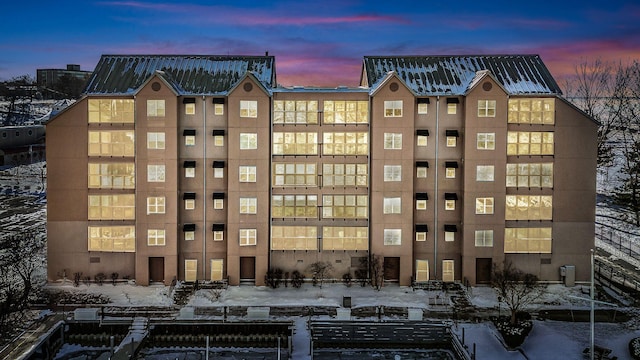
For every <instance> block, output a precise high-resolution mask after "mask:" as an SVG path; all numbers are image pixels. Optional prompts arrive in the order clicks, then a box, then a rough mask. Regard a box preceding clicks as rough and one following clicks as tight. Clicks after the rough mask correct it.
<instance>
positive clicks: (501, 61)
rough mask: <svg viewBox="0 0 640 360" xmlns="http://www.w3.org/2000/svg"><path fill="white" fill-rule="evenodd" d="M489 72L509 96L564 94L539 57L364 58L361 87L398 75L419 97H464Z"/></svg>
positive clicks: (373, 87) (374, 84) (371, 85)
mask: <svg viewBox="0 0 640 360" xmlns="http://www.w3.org/2000/svg"><path fill="white" fill-rule="evenodd" d="M483 70H489V71H491V73H492V74H493V76H494V77H495V78H496V80H497V81H499V82H500V83H501V84H502V86H504V88H505V90H506V91H507V92H508V93H509V94H558V95H559V94H562V91H561V90H560V87H559V86H558V84H557V83H556V81H555V80H554V79H553V77H552V76H551V73H550V72H549V70H548V69H547V67H546V66H545V65H544V63H543V62H542V59H540V56H538V55H452V56H447V55H442V56H365V57H364V64H363V78H362V79H361V81H360V83H361V85H368V86H370V87H371V88H372V89H375V88H376V86H377V85H378V83H379V82H380V81H381V80H383V79H384V78H385V76H386V75H387V74H388V73H389V72H395V73H396V74H397V75H398V77H400V79H402V80H403V81H404V82H405V83H406V84H407V86H408V87H409V88H410V89H411V90H412V91H413V92H414V93H415V94H416V95H417V96H420V95H423V96H427V95H464V94H465V93H466V92H467V90H468V89H469V86H470V85H471V83H472V81H474V79H475V78H476V72H478V71H483Z"/></svg>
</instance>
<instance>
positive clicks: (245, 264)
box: [240, 257, 256, 284]
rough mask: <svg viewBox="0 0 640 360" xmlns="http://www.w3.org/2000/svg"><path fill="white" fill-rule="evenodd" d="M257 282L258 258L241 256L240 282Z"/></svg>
mask: <svg viewBox="0 0 640 360" xmlns="http://www.w3.org/2000/svg"><path fill="white" fill-rule="evenodd" d="M255 282H256V258H255V257H240V283H254V284H255Z"/></svg>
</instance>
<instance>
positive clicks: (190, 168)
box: [184, 161, 196, 178]
mask: <svg viewBox="0 0 640 360" xmlns="http://www.w3.org/2000/svg"><path fill="white" fill-rule="evenodd" d="M184 177H187V178H194V177H196V162H195V161H185V162H184Z"/></svg>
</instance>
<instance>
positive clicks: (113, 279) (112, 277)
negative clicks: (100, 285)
mask: <svg viewBox="0 0 640 360" xmlns="http://www.w3.org/2000/svg"><path fill="white" fill-rule="evenodd" d="M116 280H118V273H117V272H114V273H111V283H112V284H113V286H116Z"/></svg>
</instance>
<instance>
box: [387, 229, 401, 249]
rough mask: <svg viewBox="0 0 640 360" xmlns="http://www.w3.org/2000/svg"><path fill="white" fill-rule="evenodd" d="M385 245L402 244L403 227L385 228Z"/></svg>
mask: <svg viewBox="0 0 640 360" xmlns="http://www.w3.org/2000/svg"><path fill="white" fill-rule="evenodd" d="M383 241H384V245H402V229H384V240H383Z"/></svg>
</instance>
